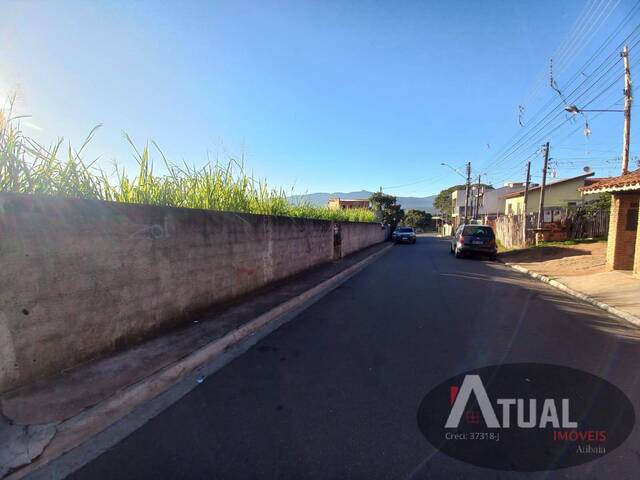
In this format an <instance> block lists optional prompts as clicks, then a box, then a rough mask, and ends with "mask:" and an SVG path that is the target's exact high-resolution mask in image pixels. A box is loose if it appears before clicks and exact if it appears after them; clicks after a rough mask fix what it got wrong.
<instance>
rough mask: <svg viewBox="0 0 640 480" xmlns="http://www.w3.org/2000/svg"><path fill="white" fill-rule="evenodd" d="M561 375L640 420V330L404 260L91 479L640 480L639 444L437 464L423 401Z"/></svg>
mask: <svg viewBox="0 0 640 480" xmlns="http://www.w3.org/2000/svg"><path fill="white" fill-rule="evenodd" d="M505 362H547V363H555V364H560V365H566V366H570V367H574V368H579V369H582V370H586V371H588V372H591V373H594V374H597V375H600V376H602V377H604V378H606V379H607V380H609V381H610V382H612V383H614V384H615V385H617V386H619V387H620V388H621V389H622V390H623V391H624V392H625V393H626V394H627V395H629V396H630V397H631V399H632V401H633V403H634V406H635V408H636V411H640V410H639V407H640V393H639V392H640V384H639V383H638V378H639V377H638V375H639V373H638V372H639V371H640V370H639V368H638V365H640V330H638V329H634V328H628V327H626V326H625V324H624V323H623V322H622V321H619V320H616V319H615V318H614V317H610V316H609V315H607V314H606V313H604V312H602V311H601V310H598V309H596V308H594V307H591V306H589V305H586V304H583V303H581V302H579V301H577V300H574V299H573V298H571V297H568V296H566V295H564V294H562V293H560V292H558V291H556V290H554V289H553V288H551V287H549V286H547V285H544V284H540V283H538V282H536V281H535V280H532V279H529V278H528V277H525V276H523V275H521V274H518V273H517V272H514V271H512V270H511V269H509V268H508V267H506V266H504V265H502V264H499V263H492V262H489V261H486V260H483V259H460V260H457V259H455V258H454V257H453V256H452V255H450V254H449V247H448V244H447V240H443V239H439V238H436V237H431V236H421V237H419V239H418V242H417V244H416V245H398V246H395V247H394V248H393V249H392V250H391V251H390V252H389V253H387V254H386V255H384V256H382V257H381V258H380V259H379V260H377V261H376V262H375V263H373V264H372V265H370V266H368V267H367V268H366V269H365V270H363V271H362V272H360V273H359V274H358V275H356V276H355V277H353V278H352V279H350V280H349V281H347V282H346V283H345V284H343V285H342V286H341V287H339V288H338V289H336V290H335V291H333V292H332V293H330V294H329V295H327V296H326V297H324V298H323V299H322V300H320V301H319V302H317V303H316V304H314V305H313V306H311V307H310V308H309V309H307V310H306V311H305V312H303V313H302V314H301V315H300V316H299V317H298V318H296V319H295V320H293V321H292V322H290V323H288V324H286V325H285V326H283V327H282V328H280V329H279V330H278V331H276V332H275V333H273V334H272V335H270V336H268V337H267V338H265V339H264V340H263V341H261V342H260V343H258V344H257V345H256V346H255V347H253V348H252V349H251V350H249V351H248V352H247V353H246V354H244V355H242V356H241V357H239V358H237V359H236V360H234V361H233V362H232V363H230V364H229V365H227V366H226V367H225V368H223V369H222V370H220V371H219V372H218V373H216V374H215V375H213V376H211V377H209V378H207V379H206V380H205V382H204V383H203V384H202V385H200V386H199V387H197V388H196V389H194V390H193V391H192V392H191V393H189V394H188V395H187V396H185V397H184V398H183V399H182V400H180V401H179V402H177V403H176V404H174V405H173V406H171V407H170V408H168V409H167V410H165V411H164V412H163V413H162V414H160V415H159V416H157V417H156V418H154V419H153V420H151V421H150V422H148V423H147V424H146V425H144V426H143V427H142V428H140V429H139V430H137V431H136V432H135V433H133V434H132V435H130V436H129V437H128V438H126V439H125V440H124V441H122V442H120V443H119V444H118V445H117V446H115V447H114V448H112V449H111V450H109V451H108V452H106V453H105V454H103V455H102V456H100V457H98V458H97V459H95V460H94V461H93V462H91V463H90V464H88V465H86V466H85V467H83V468H82V469H81V470H79V471H77V472H76V473H75V474H74V476H73V478H77V479H91V480H95V479H112V478H114V479H115V478H117V479H124V478H149V479H158V478H171V479H176V478H201V479H212V478H224V479H227V478H228V479H245V478H264V479H271V478H282V479H298V478H314V479H345V478H355V479H361V478H362V479H378V478H380V479H388V478H400V479H403V478H416V479H419V478H447V479H455V478H581V479H583V478H620V479H623V478H637V472H638V471H640V450H639V447H638V446H637V445H638V444H639V442H640V435H639V434H638V429H637V428H636V429H635V430H634V432H633V433H632V434H631V436H630V437H629V438H628V439H627V441H626V442H625V443H624V444H623V445H622V446H621V447H620V448H618V449H617V450H615V451H614V452H613V453H611V454H609V455H607V456H605V457H604V458H602V459H600V460H598V461H596V462H591V463H587V464H584V465H582V466H579V467H573V468H569V469H565V470H558V471H555V472H551V473H550V474H545V473H532V474H517V473H507V472H500V471H496V470H488V469H482V468H479V467H473V466H470V465H467V464H464V463H462V462H460V461H458V460H455V459H452V458H449V457H447V456H446V455H444V454H441V453H438V452H437V451H436V450H435V449H434V448H433V447H432V446H431V445H430V444H429V443H428V442H427V440H426V439H425V438H424V437H423V436H422V435H421V433H420V431H419V430H418V425H417V421H416V414H417V410H418V405H419V404H420V402H421V400H422V398H423V397H424V395H425V394H426V393H427V392H428V391H429V390H431V389H432V388H433V387H434V386H436V385H437V384H439V383H441V382H442V381H444V380H446V379H447V378H449V377H452V376H453V375H455V374H457V373H460V372H462V371H465V370H468V369H471V368H477V367H481V366H485V365H492V364H498V363H505Z"/></svg>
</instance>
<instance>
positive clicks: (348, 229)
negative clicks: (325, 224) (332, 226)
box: [340, 223, 388, 256]
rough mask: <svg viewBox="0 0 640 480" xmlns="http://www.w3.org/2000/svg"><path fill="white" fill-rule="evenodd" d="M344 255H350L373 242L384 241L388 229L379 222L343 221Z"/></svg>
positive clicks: (341, 229) (341, 226)
mask: <svg viewBox="0 0 640 480" xmlns="http://www.w3.org/2000/svg"><path fill="white" fill-rule="evenodd" d="M340 231H341V235H342V255H343V256H345V255H349V254H350V253H353V252H357V251H358V250H362V249H363V248H366V247H368V246H369V245H372V244H373V243H379V242H384V241H385V240H386V235H387V231H388V229H385V228H382V227H381V226H380V224H379V223H342V224H341V225H340Z"/></svg>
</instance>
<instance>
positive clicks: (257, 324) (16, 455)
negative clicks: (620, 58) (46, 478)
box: [0, 243, 391, 479]
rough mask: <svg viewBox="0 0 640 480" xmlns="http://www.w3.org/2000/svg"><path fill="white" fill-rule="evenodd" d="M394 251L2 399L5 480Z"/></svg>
mask: <svg viewBox="0 0 640 480" xmlns="http://www.w3.org/2000/svg"><path fill="white" fill-rule="evenodd" d="M390 247H391V244H389V243H382V244H378V245H375V246H372V247H369V248H367V249H364V250H362V251H360V252H357V253H355V254H353V255H349V256H348V257H345V258H343V259H341V260H340V261H337V262H333V263H330V264H325V265H323V266H320V267H317V268H314V269H311V270H309V271H307V272H304V273H302V274H299V275H296V276H294V277H292V278H290V279H288V280H285V281H283V282H278V283H276V284H274V285H271V286H269V287H267V288H264V289H262V290H260V291H258V292H254V293H253V294H251V295H249V296H247V297H244V298H242V299H239V300H238V301H236V302H234V303H230V304H227V305H224V306H219V307H217V308H214V309H211V310H210V311H208V312H205V313H203V314H202V315H201V316H198V317H194V318H193V319H192V320H191V324H190V325H188V326H186V327H182V328H180V329H178V330H175V331H173V332H168V333H167V334H165V335H163V336H160V337H157V338H154V339H151V340H149V341H146V342H145V343H142V344H140V345H138V346H136V347H134V348H130V349H128V350H125V351H122V352H120V353H118V354H115V355H113V356H110V357H108V358H102V359H97V360H95V361H93V362H90V363H87V364H85V365H81V366H79V367H76V368H74V369H72V370H69V371H65V372H61V373H60V374H59V375H57V376H55V377H52V378H46V379H42V380H40V381H38V382H35V383H33V384H31V385H28V386H26V387H23V388H20V389H18V390H15V391H11V392H6V393H4V394H2V395H0V478H2V477H3V476H4V475H7V474H9V478H11V479H17V478H21V477H22V476H24V475H26V474H29V473H32V472H33V471H34V470H36V469H37V468H40V467H41V466H43V465H45V464H47V463H49V462H52V461H53V460H55V459H56V458H58V457H60V456H61V455H63V454H65V453H66V452H69V451H70V450H72V449H74V448H75V447H77V446H79V445H81V444H82V443H83V442H86V440H88V439H89V438H91V437H92V436H94V435H96V434H98V433H99V432H101V431H102V430H104V429H106V428H107V427H109V426H110V425H111V424H113V423H114V422H117V421H118V420H120V419H121V418H123V417H125V416H126V415H127V414H129V413H130V412H132V411H134V410H135V409H137V408H140V407H142V406H143V404H144V403H145V402H147V401H149V400H151V399H153V398H156V397H158V396H159V395H161V394H163V393H164V392H165V391H168V390H169V389H171V387H173V386H174V385H176V384H178V383H179V382H184V381H185V379H186V380H188V381H189V387H188V388H189V389H191V388H194V387H195V386H197V385H198V384H199V383H201V382H203V381H205V377H206V376H207V375H210V374H211V373H213V372H214V371H215V369H217V368H220V367H221V366H223V365H224V363H226V362H228V361H230V360H232V359H233V358H234V357H235V356H237V355H239V354H241V353H242V352H243V351H244V350H246V349H247V348H249V347H251V345H253V344H254V343H256V342H257V341H258V340H260V339H261V338H262V337H264V336H265V335H267V334H268V333H269V332H271V331H273V330H274V329H276V328H278V327H279V326H280V325H282V324H283V323H285V322H286V321H288V320H290V319H292V318H293V317H294V316H295V315H297V313H299V312H300V311H301V310H303V309H304V308H306V307H308V306H309V305H311V304H312V303H313V302H315V301H316V300H318V299H319V298H320V297H322V296H323V295H325V294H326V293H328V292H329V291H331V290H332V289H333V288H336V287H337V286H339V285H340V284H341V283H342V282H343V281H345V280H346V279H347V278H349V277H350V276H351V275H354V274H355V273H357V272H358V271H360V270H361V269H362V268H364V267H365V266H366V265H368V264H369V263H371V262H372V261H373V260H375V259H376V258H377V257H378V256H380V255H382V254H384V253H385V252H386V251H388V249H389V248H390ZM187 392H188V390H185V391H184V393H182V394H186V393H187ZM167 406H168V405H167ZM165 408H166V407H165Z"/></svg>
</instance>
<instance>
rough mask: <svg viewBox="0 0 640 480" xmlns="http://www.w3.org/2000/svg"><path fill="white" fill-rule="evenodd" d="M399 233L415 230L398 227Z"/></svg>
mask: <svg viewBox="0 0 640 480" xmlns="http://www.w3.org/2000/svg"><path fill="white" fill-rule="evenodd" d="M396 232H398V233H411V232H413V228H398V229H397V230H396Z"/></svg>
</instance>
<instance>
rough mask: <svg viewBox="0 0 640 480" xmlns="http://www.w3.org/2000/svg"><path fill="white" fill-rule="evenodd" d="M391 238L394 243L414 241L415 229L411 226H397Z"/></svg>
mask: <svg viewBox="0 0 640 480" xmlns="http://www.w3.org/2000/svg"><path fill="white" fill-rule="evenodd" d="M391 240H393V241H394V242H396V243H416V231H415V230H414V229H413V228H412V227H397V228H396V229H395V230H394V231H393V234H392V235H391Z"/></svg>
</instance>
